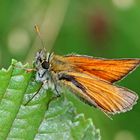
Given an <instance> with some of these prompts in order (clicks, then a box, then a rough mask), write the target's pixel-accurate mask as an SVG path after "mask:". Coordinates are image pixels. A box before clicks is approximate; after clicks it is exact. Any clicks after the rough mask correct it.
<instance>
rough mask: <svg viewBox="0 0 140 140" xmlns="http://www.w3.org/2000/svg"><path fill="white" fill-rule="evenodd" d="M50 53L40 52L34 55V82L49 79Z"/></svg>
mask: <svg viewBox="0 0 140 140" xmlns="http://www.w3.org/2000/svg"><path fill="white" fill-rule="evenodd" d="M50 56H51V54H50V53H46V51H45V50H44V49H43V50H40V51H38V52H37V53H36V56H35V60H34V67H35V69H36V70H37V73H36V80H37V81H44V80H46V79H48V77H49V69H50Z"/></svg>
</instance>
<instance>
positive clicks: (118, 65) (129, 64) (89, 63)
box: [65, 55, 140, 83]
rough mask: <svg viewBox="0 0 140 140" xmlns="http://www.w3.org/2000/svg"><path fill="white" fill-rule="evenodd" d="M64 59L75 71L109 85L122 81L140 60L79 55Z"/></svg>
mask: <svg viewBox="0 0 140 140" xmlns="http://www.w3.org/2000/svg"><path fill="white" fill-rule="evenodd" d="M65 59H66V61H67V63H69V64H71V65H72V66H73V69H75V70H76V71H78V72H84V73H86V74H88V75H91V76H97V77H99V78H101V79H104V80H106V81H108V82H111V83H113V82H115V81H118V80H120V79H122V78H123V77H124V76H125V75H126V74H128V73H129V72H130V71H132V70H133V69H134V68H135V67H136V66H137V65H138V64H140V59H99V58H93V57H88V56H80V55H78V56H76V55H69V56H66V57H65Z"/></svg>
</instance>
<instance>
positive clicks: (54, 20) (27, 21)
mask: <svg viewBox="0 0 140 140" xmlns="http://www.w3.org/2000/svg"><path fill="white" fill-rule="evenodd" d="M35 24H38V25H39V27H40V30H41V36H42V39H43V40H44V42H45V44H46V48H47V50H51V49H52V50H53V51H54V52H55V53H57V54H61V55H63V54H70V53H76V54H86V55H91V56H95V57H105V58H131V57H132V58H139V57H140V1H139V0H106V1H105V0H100V1H97V0H36V1H34V0H30V1H26V0H12V1H11V0H1V2H0V66H1V67H6V68H7V67H8V66H9V65H10V63H11V59H12V58H14V59H17V60H18V61H21V62H23V63H26V62H29V63H30V64H31V63H32V61H33V58H34V55H35V52H36V51H37V50H38V49H39V48H41V47H42V46H41V42H40V40H39V39H38V37H37V35H36V33H35V32H34V25H35ZM118 84H119V85H122V86H126V87H128V88H130V89H132V90H134V91H135V92H137V93H140V68H138V69H137V70H136V71H135V72H133V73H132V74H131V75H129V76H128V77H127V78H126V79H124V80H123V81H121V82H120V83H118ZM68 98H69V99H70V100H72V102H73V103H74V104H75V106H76V107H77V110H78V112H82V113H84V114H85V116H86V117H87V118H89V117H91V118H92V119H93V122H94V124H95V125H96V128H99V129H100V131H101V136H102V140H124V139H127V140H140V102H138V104H137V105H136V106H135V107H134V109H133V110H131V111H130V112H128V113H124V114H119V115H115V116H113V121H112V120H110V119H109V118H107V117H106V116H105V115H104V114H103V113H102V112H101V111H98V110H96V109H94V108H92V107H90V106H88V105H85V104H84V103H82V102H81V101H79V99H77V98H76V97H74V96H73V95H72V94H68ZM77 102H78V103H77Z"/></svg>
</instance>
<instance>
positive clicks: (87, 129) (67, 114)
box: [0, 60, 100, 140]
mask: <svg viewBox="0 0 140 140" xmlns="http://www.w3.org/2000/svg"><path fill="white" fill-rule="evenodd" d="M26 68H29V66H28V65H24V66H23V65H22V64H21V63H20V62H17V61H15V60H13V61H12V65H11V66H10V67H9V69H8V70H5V69H2V70H1V71H0V140H5V139H7V140H58V139H59V140H99V139H100V136H99V130H96V129H95V127H94V125H93V123H92V121H91V119H85V117H84V115H83V114H77V112H76V108H75V107H74V106H73V104H72V103H71V102H70V101H68V100H67V99H66V97H65V96H63V95H62V96H61V97H59V98H53V93H52V92H51V91H49V90H48V91H46V90H44V89H43V88H41V89H40V87H41V84H40V83H38V82H36V81H35V73H34V72H28V71H26ZM39 89H40V90H39ZM38 91H39V92H38ZM36 92H38V94H37V95H36V96H35V97H34V98H33V99H32V100H31V102H29V103H28V104H27V105H25V103H26V102H27V101H28V100H29V99H30V98H31V97H32V96H33V95H34V94H35V93H36Z"/></svg>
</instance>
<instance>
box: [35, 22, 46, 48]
mask: <svg viewBox="0 0 140 140" xmlns="http://www.w3.org/2000/svg"><path fill="white" fill-rule="evenodd" d="M34 29H35V32H36V33H37V35H38V37H39V39H40V41H41V44H42V46H43V49H44V50H45V45H44V41H43V40H42V37H41V33H40V29H39V26H38V25H36V24H35V26H34Z"/></svg>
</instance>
